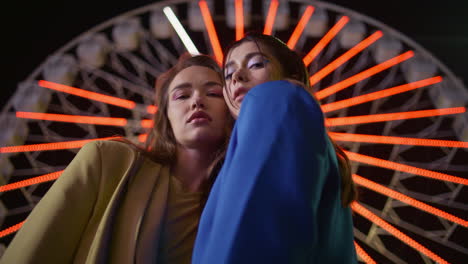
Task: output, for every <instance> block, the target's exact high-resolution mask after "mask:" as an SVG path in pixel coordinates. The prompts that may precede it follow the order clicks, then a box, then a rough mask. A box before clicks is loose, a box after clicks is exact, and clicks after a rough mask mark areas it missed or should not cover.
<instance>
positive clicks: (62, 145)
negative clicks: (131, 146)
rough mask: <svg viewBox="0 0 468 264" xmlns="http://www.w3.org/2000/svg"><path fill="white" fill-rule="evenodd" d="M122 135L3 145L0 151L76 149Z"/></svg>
mask: <svg viewBox="0 0 468 264" xmlns="http://www.w3.org/2000/svg"><path fill="white" fill-rule="evenodd" d="M116 138H120V137H107V138H94V139H85V140H76V141H65V142H54V143H43V144H33V145H23V146H11V147H1V148H0V153H14V152H30V151H46V150H58V149H74V148H81V147H82V146H83V145H84V144H86V143H88V142H91V141H97V140H111V139H116Z"/></svg>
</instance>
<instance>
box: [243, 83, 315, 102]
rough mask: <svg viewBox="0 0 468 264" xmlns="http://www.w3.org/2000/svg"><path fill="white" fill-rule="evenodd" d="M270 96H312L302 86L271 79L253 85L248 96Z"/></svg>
mask: <svg viewBox="0 0 468 264" xmlns="http://www.w3.org/2000/svg"><path fill="white" fill-rule="evenodd" d="M258 96H268V97H272V98H278V99H284V98H289V97H296V96H299V97H310V98H311V95H310V94H309V93H308V92H307V91H306V90H305V89H304V88H303V87H301V86H299V85H297V84H294V83H291V82H288V81H285V80H280V81H270V82H265V83H262V84H259V85H257V86H255V87H253V88H252V89H251V90H250V91H249V92H248V93H247V96H246V99H247V97H258Z"/></svg>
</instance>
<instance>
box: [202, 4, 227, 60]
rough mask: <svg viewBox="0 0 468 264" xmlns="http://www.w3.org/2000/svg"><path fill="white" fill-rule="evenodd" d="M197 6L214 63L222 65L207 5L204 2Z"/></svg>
mask: <svg viewBox="0 0 468 264" xmlns="http://www.w3.org/2000/svg"><path fill="white" fill-rule="evenodd" d="M198 6H199V7H200V11H201V14H202V17H203V22H204V23H205V27H206V31H207V32H208V37H209V38H210V42H211V48H212V49H213V53H214V55H215V58H216V61H217V62H218V64H219V65H221V64H222V63H223V51H222V49H221V45H220V44H219V39H218V34H217V33H216V28H215V26H214V23H213V18H212V17H211V14H210V9H209V8H208V4H207V3H206V1H205V0H201V1H199V2H198Z"/></svg>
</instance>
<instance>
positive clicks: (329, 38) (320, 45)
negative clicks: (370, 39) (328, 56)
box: [303, 16, 380, 85]
mask: <svg viewBox="0 0 468 264" xmlns="http://www.w3.org/2000/svg"><path fill="white" fill-rule="evenodd" d="M348 22H349V18H348V17H347V16H343V17H342V18H340V20H339V21H338V22H336V24H335V25H334V26H333V27H332V28H331V29H330V30H329V31H328V32H327V34H325V36H323V38H322V39H320V41H319V42H318V43H317V45H315V46H314V47H313V48H312V49H311V50H310V51H309V53H307V55H305V56H304V58H303V61H304V64H305V66H306V67H307V66H309V64H310V63H311V62H312V61H313V60H314V59H315V57H317V55H318V54H319V53H320V52H321V51H322V50H323V49H324V48H325V47H326V46H327V45H328V43H330V42H331V41H332V40H333V38H335V36H336V35H337V34H338V33H339V32H340V31H341V29H343V27H344V26H345V25H346V24H347V23H348ZM377 32H380V31H377ZM374 34H375V33H374ZM362 42H364V41H362ZM359 44H360V43H359ZM359 44H358V45H357V46H358V47H360V45H359ZM368 45H370V44H368ZM364 48H365V47H363V48H362V49H364ZM362 49H361V50H362ZM351 50H352V49H351ZM358 52H359V51H358ZM358 52H356V54H357V53H358ZM353 56H354V55H353ZM347 60H349V59H347ZM338 67H339V66H338ZM324 69H325V68H324ZM335 69H336V68H335ZM333 70H334V69H333ZM311 78H312V77H311ZM313 84H315V83H311V85H313Z"/></svg>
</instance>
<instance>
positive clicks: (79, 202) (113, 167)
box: [0, 141, 169, 264]
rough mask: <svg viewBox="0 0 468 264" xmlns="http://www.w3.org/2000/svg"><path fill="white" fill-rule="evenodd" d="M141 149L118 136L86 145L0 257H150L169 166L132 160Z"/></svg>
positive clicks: (63, 260) (16, 262)
mask: <svg viewBox="0 0 468 264" xmlns="http://www.w3.org/2000/svg"><path fill="white" fill-rule="evenodd" d="M140 155H141V154H139V153H138V152H136V151H134V150H133V149H132V148H131V147H129V146H128V145H127V144H125V143H121V142H115V141H96V142H92V143H88V144H87V145H85V146H84V147H83V148H82V149H81V150H80V151H79V152H78V154H77V156H76V157H75V158H74V159H73V161H72V162H71V163H70V165H69V166H68V167H67V169H66V170H65V171H64V172H63V174H62V175H61V177H60V178H59V179H58V180H57V181H56V182H55V183H54V185H53V186H52V187H51V188H50V190H49V191H48V192H47V194H46V195H45V196H44V197H43V198H42V200H41V201H40V203H39V204H38V205H37V206H36V207H35V208H34V210H33V211H32V212H31V214H30V216H29V217H28V219H27V221H26V223H25V224H24V225H23V227H22V228H21V230H20V231H19V232H18V233H17V234H16V236H15V238H14V239H13V241H12V242H11V243H10V245H9V247H8V248H7V250H6V252H5V254H4V255H3V257H2V259H1V260H0V263H1V264H4V263H12V264H21V263H48V264H53V263H60V264H62V263H125V264H127V263H156V259H157V253H158V250H157V249H158V242H159V235H160V229H161V228H160V227H161V224H162V221H163V218H164V212H165V208H166V204H167V193H168V189H169V169H168V168H167V167H164V166H161V165H160V164H157V163H154V162H152V161H150V160H149V159H146V158H143V159H140V160H141V161H142V163H141V165H140V166H135V164H137V162H136V160H137V159H138V157H139V156H140ZM136 167H139V169H138V173H137V174H135V176H134V177H133V178H131V177H130V175H131V173H129V172H130V171H131V170H134V169H135V168H136Z"/></svg>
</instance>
